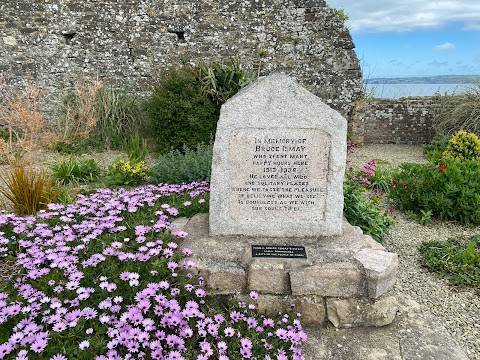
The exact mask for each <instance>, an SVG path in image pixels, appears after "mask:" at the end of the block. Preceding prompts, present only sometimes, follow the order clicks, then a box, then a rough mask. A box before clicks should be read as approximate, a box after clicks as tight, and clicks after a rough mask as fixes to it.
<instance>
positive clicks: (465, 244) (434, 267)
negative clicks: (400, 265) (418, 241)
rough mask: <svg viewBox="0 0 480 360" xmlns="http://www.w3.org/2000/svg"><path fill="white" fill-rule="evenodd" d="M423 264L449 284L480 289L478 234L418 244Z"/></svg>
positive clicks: (479, 242) (479, 246)
mask: <svg viewBox="0 0 480 360" xmlns="http://www.w3.org/2000/svg"><path fill="white" fill-rule="evenodd" d="M420 253H421V254H422V258H423V264H424V265H425V266H426V267H427V268H428V269H429V270H430V271H432V272H435V273H438V274H440V275H441V276H442V277H444V278H445V279H446V280H447V281H448V282H449V283H450V284H453V285H461V286H473V287H476V288H477V289H478V291H480V236H478V235H477V236H474V237H472V238H470V239H465V238H462V237H457V238H450V239H448V240H447V241H429V242H427V243H424V244H422V245H421V246H420Z"/></svg>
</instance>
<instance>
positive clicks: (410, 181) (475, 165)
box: [389, 159, 480, 225]
mask: <svg viewBox="0 0 480 360" xmlns="http://www.w3.org/2000/svg"><path fill="white" fill-rule="evenodd" d="M478 179H480V163H479V162H478V161H473V160H464V161H458V160H452V159H449V160H445V163H444V164H442V165H441V166H437V165H432V164H408V163H407V164H402V165H401V166H400V169H399V171H398V172H397V173H395V174H394V178H393V180H392V187H391V188H390V193H389V196H390V198H391V199H392V200H393V202H394V203H395V204H396V205H397V206H399V207H400V209H402V210H410V211H414V212H420V211H421V210H423V211H426V212H428V211H431V215H432V216H433V217H436V218H438V219H441V220H443V219H453V220H459V221H461V222H462V223H464V224H466V225H479V224H480V207H479V206H478V204H480V182H479V181H478Z"/></svg>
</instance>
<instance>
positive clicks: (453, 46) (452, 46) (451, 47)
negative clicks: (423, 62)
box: [433, 42, 455, 51]
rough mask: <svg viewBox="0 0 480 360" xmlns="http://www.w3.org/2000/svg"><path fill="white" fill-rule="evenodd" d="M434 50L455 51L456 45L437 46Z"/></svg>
mask: <svg viewBox="0 0 480 360" xmlns="http://www.w3.org/2000/svg"><path fill="white" fill-rule="evenodd" d="M433 49H434V50H437V51H449V50H455V44H452V43H449V42H446V43H445V44H441V45H437V46H435V47H434V48H433Z"/></svg>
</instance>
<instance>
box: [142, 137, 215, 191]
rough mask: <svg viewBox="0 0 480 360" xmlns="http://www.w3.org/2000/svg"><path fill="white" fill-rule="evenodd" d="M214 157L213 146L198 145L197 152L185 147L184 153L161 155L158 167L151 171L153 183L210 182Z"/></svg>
mask: <svg viewBox="0 0 480 360" xmlns="http://www.w3.org/2000/svg"><path fill="white" fill-rule="evenodd" d="M212 156H213V146H212V145H208V146H206V145H198V146H197V148H196V150H190V149H189V148H187V147H184V149H183V152H180V151H178V150H172V151H170V153H169V154H165V155H160V157H159V159H158V163H157V165H155V166H154V167H153V168H152V169H151V174H150V175H151V181H152V182H153V183H158V184H159V183H166V184H180V183H189V182H193V181H196V182H201V181H207V182H209V181H210V172H211V168H212Z"/></svg>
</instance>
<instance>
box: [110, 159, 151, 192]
mask: <svg viewBox="0 0 480 360" xmlns="http://www.w3.org/2000/svg"><path fill="white" fill-rule="evenodd" d="M147 174H148V167H147V165H145V161H135V160H121V159H117V160H115V161H114V162H113V164H111V165H110V166H109V167H108V171H107V178H106V182H107V185H109V186H122V185H126V186H136V185H139V184H141V183H143V182H144V181H145V178H146V177H147Z"/></svg>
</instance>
